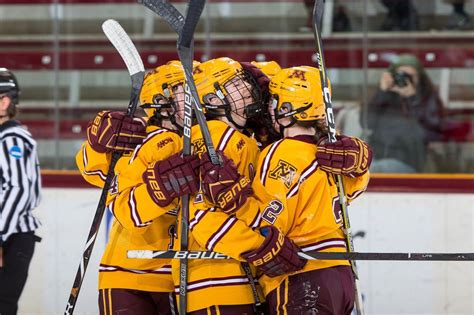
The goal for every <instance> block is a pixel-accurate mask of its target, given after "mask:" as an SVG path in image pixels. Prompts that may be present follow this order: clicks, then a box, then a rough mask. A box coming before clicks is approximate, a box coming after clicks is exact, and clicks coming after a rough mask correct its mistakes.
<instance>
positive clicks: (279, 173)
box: [268, 160, 296, 188]
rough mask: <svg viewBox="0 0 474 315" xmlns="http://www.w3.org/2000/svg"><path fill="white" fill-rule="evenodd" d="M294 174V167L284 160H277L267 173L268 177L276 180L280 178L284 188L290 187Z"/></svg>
mask: <svg viewBox="0 0 474 315" xmlns="http://www.w3.org/2000/svg"><path fill="white" fill-rule="evenodd" d="M295 174H296V167H294V166H293V165H291V164H290V163H288V162H286V161H283V160H279V161H278V164H277V166H276V167H275V168H274V169H272V170H271V171H270V173H269V174H268V177H270V178H272V179H276V180H278V179H280V180H281V181H282V182H283V183H284V184H285V186H286V188H290V186H291V184H292V183H293V179H294V178H295Z"/></svg>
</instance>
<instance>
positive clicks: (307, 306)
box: [267, 266, 355, 315]
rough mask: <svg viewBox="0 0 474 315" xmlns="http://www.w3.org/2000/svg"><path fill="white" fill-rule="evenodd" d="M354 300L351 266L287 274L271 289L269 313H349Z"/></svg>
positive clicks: (299, 314) (343, 314)
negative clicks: (278, 284) (286, 276)
mask: <svg viewBox="0 0 474 315" xmlns="http://www.w3.org/2000/svg"><path fill="white" fill-rule="evenodd" d="M354 299H355V286H354V277H353V276H352V270H351V267H349V266H336V267H331V268H325V269H318V270H312V271H308V272H303V273H299V274H296V275H293V276H290V277H288V278H287V279H286V280H285V281H283V282H282V283H281V284H280V286H279V287H278V288H276V289H275V290H273V291H272V292H270V293H269V294H268V295H267V304H268V311H269V312H268V314H277V313H278V314H289V315H301V314H317V315H329V314H331V315H348V314H350V313H351V311H352V309H353V307H354Z"/></svg>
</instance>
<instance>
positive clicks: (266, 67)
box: [251, 60, 281, 79]
mask: <svg viewBox="0 0 474 315" xmlns="http://www.w3.org/2000/svg"><path fill="white" fill-rule="evenodd" d="M251 64H253V65H255V66H256V67H257V68H259V69H260V70H262V72H263V73H264V74H265V75H266V76H267V77H269V78H270V79H271V78H273V77H274V76H275V74H277V73H278V72H279V71H280V70H281V67H280V65H279V64H278V63H277V62H276V61H273V60H272V61H252V62H251Z"/></svg>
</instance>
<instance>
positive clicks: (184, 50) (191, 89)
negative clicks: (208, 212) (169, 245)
mask: <svg viewBox="0 0 474 315" xmlns="http://www.w3.org/2000/svg"><path fill="white" fill-rule="evenodd" d="M204 5H205V1H203V0H199V1H197V0H196V1H193V0H190V1H189V3H188V7H187V11H186V18H185V20H184V26H183V29H182V31H181V32H180V33H178V35H179V37H178V42H177V50H178V56H179V60H180V61H181V64H182V66H183V70H184V74H185V79H186V80H185V84H184V92H185V94H184V126H183V136H184V137H183V138H184V139H183V155H189V154H191V127H192V116H193V103H194V104H195V106H194V107H195V108H196V104H198V103H199V97H198V94H197V90H196V85H195V83H194V79H193V55H194V54H193V47H192V43H193V37H194V31H195V30H196V26H197V23H198V22H199V18H200V16H201V13H202V10H203V8H204ZM183 38H185V39H186V40H189V45H187V46H183V45H182V43H183ZM186 43H187V42H186ZM203 116H204V115H203ZM206 127H207V124H206ZM181 205H182V206H181V242H180V247H181V250H187V249H188V242H189V239H188V237H189V235H188V232H189V195H184V196H183V198H182V203H181ZM187 288H188V260H187V258H185V257H184V258H183V259H180V263H179V313H180V314H183V315H184V314H186V312H187V290H188V289H187Z"/></svg>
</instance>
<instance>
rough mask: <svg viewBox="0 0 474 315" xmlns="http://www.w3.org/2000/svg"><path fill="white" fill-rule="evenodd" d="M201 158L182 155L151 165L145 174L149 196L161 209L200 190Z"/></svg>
mask: <svg viewBox="0 0 474 315" xmlns="http://www.w3.org/2000/svg"><path fill="white" fill-rule="evenodd" d="M198 171H199V158H198V157H197V156H196V155H189V156H182V155H181V153H177V154H175V155H172V156H170V157H169V158H167V159H165V160H161V161H157V162H153V163H150V164H149V165H148V167H147V169H146V171H145V172H144V173H143V176H142V178H143V182H144V183H145V184H146V188H147V191H148V194H149V195H150V197H151V198H152V199H153V201H154V202H155V203H156V204H157V205H158V206H160V207H165V206H167V205H169V204H170V203H171V202H172V201H173V200H174V199H175V198H178V197H180V196H183V195H188V194H193V193H195V192H197V191H198V190H199V177H198Z"/></svg>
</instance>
